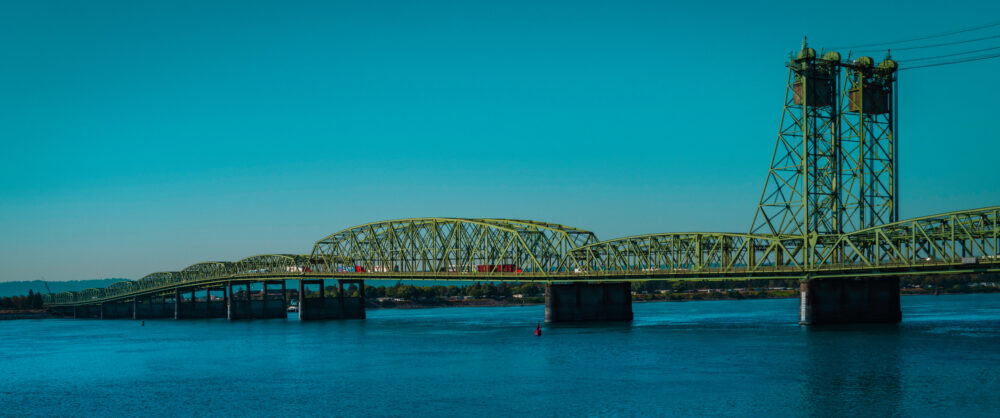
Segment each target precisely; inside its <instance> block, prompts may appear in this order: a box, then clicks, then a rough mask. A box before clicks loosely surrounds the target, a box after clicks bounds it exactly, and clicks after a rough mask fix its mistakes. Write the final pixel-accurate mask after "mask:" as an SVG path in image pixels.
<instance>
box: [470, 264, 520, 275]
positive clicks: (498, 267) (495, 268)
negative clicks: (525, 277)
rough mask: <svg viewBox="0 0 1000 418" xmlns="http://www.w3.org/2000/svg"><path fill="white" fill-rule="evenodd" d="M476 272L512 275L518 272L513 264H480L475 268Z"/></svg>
mask: <svg viewBox="0 0 1000 418" xmlns="http://www.w3.org/2000/svg"><path fill="white" fill-rule="evenodd" d="M476 271H477V272H480V273H493V272H496V273H513V272H514V271H518V272H520V270H519V269H518V268H517V267H515V266H514V265H513V264H480V265H477V266H476Z"/></svg>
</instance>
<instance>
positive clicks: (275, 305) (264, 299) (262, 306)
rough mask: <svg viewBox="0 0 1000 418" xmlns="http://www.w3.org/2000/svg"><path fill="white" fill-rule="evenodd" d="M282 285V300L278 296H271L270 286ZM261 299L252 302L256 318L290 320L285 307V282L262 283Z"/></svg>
mask: <svg viewBox="0 0 1000 418" xmlns="http://www.w3.org/2000/svg"><path fill="white" fill-rule="evenodd" d="M278 284H280V285H281V298H280V300H278V297H276V296H277V295H273V294H271V293H272V292H270V291H268V286H269V285H270V286H277V285H278ZM261 287H262V289H261V293H260V294H261V297H260V300H259V301H258V300H255V301H252V302H251V308H252V309H253V317H254V318H279V319H283V318H288V309H287V308H286V307H285V282H284V281H283V280H282V281H281V282H280V283H279V282H274V281H265V282H262V283H261Z"/></svg>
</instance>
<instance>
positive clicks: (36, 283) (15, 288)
mask: <svg viewBox="0 0 1000 418" xmlns="http://www.w3.org/2000/svg"><path fill="white" fill-rule="evenodd" d="M122 280H128V279H94V280H71V281H68V282H49V287H50V288H52V293H60V292H78V291H81V290H83V289H89V288H92V287H106V286H107V285H109V284H111V283H114V282H120V281H122ZM29 289H30V290H33V291H35V293H46V290H45V283H42V281H41V280H31V281H19V282H0V297H4V296H21V295H27V294H28V290H29Z"/></svg>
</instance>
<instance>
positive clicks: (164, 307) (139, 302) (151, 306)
mask: <svg viewBox="0 0 1000 418" xmlns="http://www.w3.org/2000/svg"><path fill="white" fill-rule="evenodd" d="M174 310H175V308H174V307H173V306H169V304H168V303H167V298H166V297H162V296H161V297H156V296H153V295H149V296H146V297H145V298H141V299H140V298H135V299H132V319H157V318H173V317H174Z"/></svg>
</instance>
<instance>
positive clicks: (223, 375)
mask: <svg viewBox="0 0 1000 418" xmlns="http://www.w3.org/2000/svg"><path fill="white" fill-rule="evenodd" d="M902 302H903V315H904V319H903V323H902V324H900V325H898V326H897V325H892V326H884V325H869V326H831V327H813V328H807V327H799V326H798V325H796V323H795V321H796V315H797V312H798V311H797V309H798V300H797V299H781V300H752V301H715V302H686V303H637V304H635V305H634V311H635V318H636V320H635V321H634V322H632V323H631V324H606V325H587V326H565V325H563V326H543V331H544V333H543V335H542V337H541V338H536V337H535V336H534V335H533V330H534V328H535V324H536V323H537V322H538V321H539V320H540V319H541V318H542V316H543V308H542V307H541V306H531V307H508V308H439V309H417V310H393V309H386V310H375V311H369V313H368V319H367V320H349V321H330V322H313V323H308V322H307V323H299V322H297V321H294V320H288V321H285V320H255V321H248V322H232V323H228V322H226V321H224V320H188V321H174V320H156V321H149V320H147V321H146V325H145V326H144V327H142V326H140V323H139V322H138V321H131V320H106V321H100V320H17V321H0V415H2V416H12V417H23V416H53V415H57V416H69V415H73V416H81V415H82V416H95V415H97V416H110V415H116V416H117V415H124V416H128V415H141V416H146V415H153V416H160V415H171V416H192V415H194V416H200V415H210V416H245V415H250V416H289V415H302V414H305V415H309V416H313V415H332V416H440V415H445V416H455V415H475V416H509V415H514V414H528V415H545V416H574V417H575V416H607V415H612V416H636V415H642V416H665V415H728V416H844V415H853V416H857V415H874V416H896V415H898V416H928V417H936V416H995V415H994V414H996V413H997V411H1000V396H997V394H998V393H1000V295H959V296H940V297H934V296H908V297H904V298H903V300H902Z"/></svg>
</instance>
